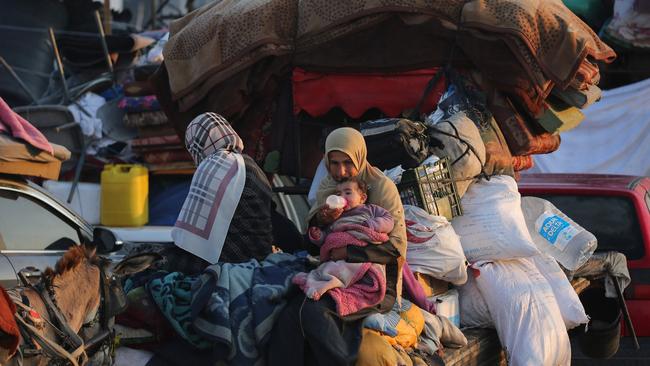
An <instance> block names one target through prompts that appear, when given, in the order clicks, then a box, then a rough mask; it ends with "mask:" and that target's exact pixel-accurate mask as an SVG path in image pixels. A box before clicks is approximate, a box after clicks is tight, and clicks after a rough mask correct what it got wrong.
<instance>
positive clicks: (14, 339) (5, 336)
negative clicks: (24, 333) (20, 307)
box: [0, 286, 20, 355]
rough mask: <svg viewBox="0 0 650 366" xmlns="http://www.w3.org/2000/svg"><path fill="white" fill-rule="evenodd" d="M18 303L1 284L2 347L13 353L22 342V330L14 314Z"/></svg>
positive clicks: (0, 331)
mask: <svg viewBox="0 0 650 366" xmlns="http://www.w3.org/2000/svg"><path fill="white" fill-rule="evenodd" d="M15 313H16V305H15V304H14V303H13V301H11V298H9V294H7V291H5V289H4V288H3V287H2V286H0V348H4V349H8V350H9V355H13V354H14V352H16V349H17V348H18V343H19V342H20V332H19V330H18V324H16V319H15V318H14V314H15Z"/></svg>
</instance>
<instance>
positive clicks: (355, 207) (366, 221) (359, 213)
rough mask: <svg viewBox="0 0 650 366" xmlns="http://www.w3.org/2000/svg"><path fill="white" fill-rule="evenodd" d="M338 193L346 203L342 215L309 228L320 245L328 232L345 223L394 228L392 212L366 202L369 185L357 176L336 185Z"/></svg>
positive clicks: (387, 230)
mask: <svg viewBox="0 0 650 366" xmlns="http://www.w3.org/2000/svg"><path fill="white" fill-rule="evenodd" d="M336 194H337V196H339V197H342V198H343V199H344V200H345V201H346V204H345V206H344V207H343V213H342V214H341V216H340V217H339V218H338V219H337V220H336V221H335V222H333V223H332V224H331V225H329V226H327V227H325V228H320V227H317V226H312V227H310V228H309V230H308V236H309V240H310V241H311V242H312V243H314V244H316V245H318V246H319V247H320V246H322V245H323V241H324V240H325V237H326V236H327V234H329V233H330V232H332V231H335V230H333V229H335V228H336V227H337V225H338V226H340V225H343V224H360V225H363V226H367V227H369V228H370V229H372V230H374V231H376V232H380V233H390V232H391V230H393V225H394V220H393V217H392V216H391V214H390V213H389V212H388V211H387V210H385V209H384V208H382V207H379V206H377V205H373V204H365V203H366V200H367V199H368V185H367V184H366V182H364V181H363V180H361V179H359V178H357V177H350V178H346V179H345V180H344V181H342V182H341V183H339V184H338V185H337V186H336Z"/></svg>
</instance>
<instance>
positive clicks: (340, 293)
mask: <svg viewBox="0 0 650 366" xmlns="http://www.w3.org/2000/svg"><path fill="white" fill-rule="evenodd" d="M336 189H337V192H336V193H337V195H338V196H339V197H342V198H344V199H345V201H347V204H346V205H345V207H344V208H343V214H341V216H340V217H339V218H338V219H337V220H336V221H335V222H334V223H332V224H331V225H329V226H327V227H324V228H319V227H316V226H312V227H310V228H309V231H308V236H309V239H310V241H311V242H312V243H314V244H316V245H318V246H319V247H320V260H321V264H320V266H319V267H318V268H317V269H315V270H313V271H311V272H309V273H299V274H297V275H296V276H295V277H294V278H293V283H295V284H297V285H299V286H300V288H301V289H302V290H303V291H304V292H305V294H306V295H307V297H309V298H310V299H313V300H318V299H320V297H321V296H323V295H324V294H325V293H326V292H327V293H328V294H329V295H330V296H331V297H332V298H333V299H334V301H335V302H336V306H337V311H338V313H339V315H341V316H345V315H348V314H352V313H355V312H357V311H358V310H361V309H363V308H365V307H369V306H373V305H376V304H378V303H380V302H381V301H382V300H383V298H384V295H385V293H386V275H385V267H384V266H383V265H380V264H375V263H348V262H346V261H343V260H338V261H329V259H330V257H331V252H332V250H334V249H337V248H344V247H346V246H348V245H357V246H366V245H373V244H381V243H383V242H386V241H388V233H390V232H391V231H392V230H393V225H394V220H393V217H392V216H391V214H390V213H389V212H388V211H387V210H385V209H384V208H382V207H379V206H377V205H373V204H365V202H366V199H367V198H368V186H367V184H366V183H365V182H364V181H363V180H361V179H359V178H358V177H350V178H347V179H345V180H344V181H342V182H341V183H339V184H338V185H337V187H336ZM333 208H334V207H333Z"/></svg>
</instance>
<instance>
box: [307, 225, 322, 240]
mask: <svg viewBox="0 0 650 366" xmlns="http://www.w3.org/2000/svg"><path fill="white" fill-rule="evenodd" d="M321 235H323V231H322V230H321V229H320V228H319V227H317V226H312V227H310V228H309V239H311V240H315V241H318V240H320V238H321Z"/></svg>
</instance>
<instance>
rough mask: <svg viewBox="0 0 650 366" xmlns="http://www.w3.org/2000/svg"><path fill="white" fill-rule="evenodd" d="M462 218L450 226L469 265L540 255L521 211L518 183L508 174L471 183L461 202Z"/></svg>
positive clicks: (456, 218) (455, 220)
mask: <svg viewBox="0 0 650 366" xmlns="http://www.w3.org/2000/svg"><path fill="white" fill-rule="evenodd" d="M461 205H462V207H463V215H462V216H457V217H455V218H453V219H452V221H451V224H452V225H453V227H454V230H455V231H456V234H458V235H459V236H460V243H461V244H462V246H463V250H464V252H465V256H466V257H467V259H468V260H469V261H470V262H475V261H479V260H501V259H512V258H520V257H530V256H533V255H536V254H538V253H539V251H538V250H537V248H536V247H535V244H533V240H532V239H531V237H530V233H529V232H528V228H527V227H526V221H524V215H523V213H522V211H521V195H520V194H519V192H518V190H517V182H515V180H514V179H513V178H512V177H510V176H507V175H497V176H493V177H491V178H490V180H485V179H481V180H478V181H477V182H475V183H474V184H472V185H471V186H470V187H469V189H468V190H467V193H465V196H464V197H463V198H462V199H461Z"/></svg>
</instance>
